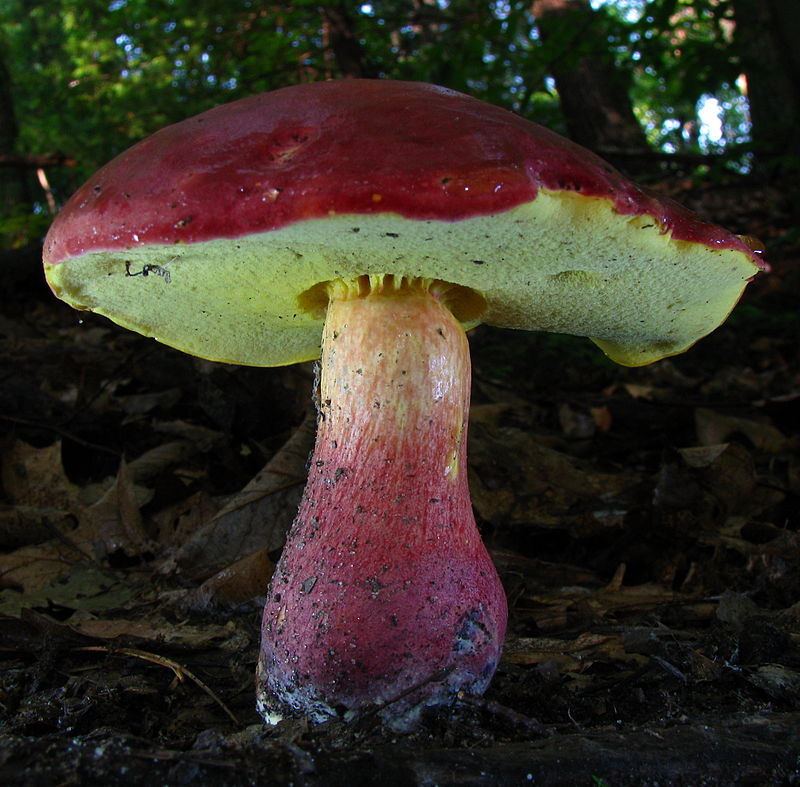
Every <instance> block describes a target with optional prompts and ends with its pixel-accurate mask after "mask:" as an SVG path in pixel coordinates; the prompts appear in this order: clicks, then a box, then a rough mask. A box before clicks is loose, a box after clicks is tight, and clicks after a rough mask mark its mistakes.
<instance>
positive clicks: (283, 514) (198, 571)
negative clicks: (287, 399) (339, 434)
mask: <svg viewBox="0 0 800 787" xmlns="http://www.w3.org/2000/svg"><path fill="white" fill-rule="evenodd" d="M315 424H316V419H315V418H314V417H313V416H310V415H309V417H307V418H306V419H305V420H304V421H303V423H302V424H301V425H300V426H299V427H298V428H297V430H296V431H295V432H294V434H293V435H292V436H291V437H290V438H289V439H288V440H287V441H286V443H285V444H284V445H283V446H282V447H281V449H280V450H279V451H278V453H277V454H275V456H273V457H272V459H270V461H269V462H268V463H267V464H266V466H265V467H264V468H263V470H261V472H260V473H258V475H256V476H255V478H253V480H252V481H250V483H249V484H247V486H245V488H244V489H242V491H241V492H239V493H238V494H237V495H234V496H233V498H232V499H231V500H230V501H229V502H228V504H227V505H226V506H225V507H224V508H223V509H222V510H221V511H220V512H219V513H218V514H216V515H215V516H214V518H213V519H211V521H209V522H207V523H206V524H205V525H204V526H203V527H201V528H200V529H199V530H198V531H197V532H196V533H195V534H194V535H193V536H192V537H190V538H189V540H188V541H187V542H186V543H185V544H184V545H183V546H182V547H181V548H180V550H179V552H178V553H177V555H176V560H177V562H178V564H179V565H180V566H181V567H183V568H184V570H185V571H186V572H188V574H189V575H190V576H192V577H195V578H207V577H208V576H210V575H211V574H213V573H214V572H216V571H220V570H221V569H223V568H225V567H226V566H229V565H231V564H232V563H234V562H235V561H236V560H238V559H240V558H241V557H243V556H245V555H249V554H251V553H253V552H257V551H258V550H260V549H263V548H266V549H268V550H270V551H271V550H273V549H278V548H279V547H280V546H281V545H282V544H283V542H284V540H285V538H286V532H287V530H288V529H289V526H290V525H291V523H292V521H293V520H294V516H295V513H296V511H297V507H298V505H299V502H300V495H301V494H302V491H303V485H304V483H305V479H306V462H307V460H308V455H309V452H310V451H311V448H312V446H313V442H314V428H315Z"/></svg>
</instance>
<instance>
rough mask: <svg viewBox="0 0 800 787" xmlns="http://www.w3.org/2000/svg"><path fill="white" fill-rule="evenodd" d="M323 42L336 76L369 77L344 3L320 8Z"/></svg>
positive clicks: (362, 51)
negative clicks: (327, 49) (333, 64)
mask: <svg viewBox="0 0 800 787" xmlns="http://www.w3.org/2000/svg"><path fill="white" fill-rule="evenodd" d="M320 11H321V13H322V23H323V32H324V36H325V41H326V44H327V45H328V47H329V48H330V51H331V53H332V54H333V59H334V62H335V66H336V68H335V70H336V71H337V72H338V74H337V75H338V76H343V77H351V78H359V77H369V76H372V74H369V73H367V69H366V67H365V65H364V50H363V48H362V47H361V42H360V41H359V40H358V38H357V37H356V34H355V32H354V30H353V20H352V19H351V18H350V14H349V13H348V11H347V4H346V3H335V4H334V3H331V4H329V5H323V6H322V7H321V8H320Z"/></svg>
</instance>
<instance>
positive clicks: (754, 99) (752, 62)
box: [733, 0, 800, 176]
mask: <svg viewBox="0 0 800 787" xmlns="http://www.w3.org/2000/svg"><path fill="white" fill-rule="evenodd" d="M733 10H734V16H735V20H736V33H735V39H734V43H735V44H736V45H737V47H738V50H739V56H740V61H741V64H742V69H743V71H744V73H745V75H746V77H747V97H748V101H749V103H750V119H751V122H752V139H753V146H754V149H755V154H756V169H757V170H758V171H760V172H761V173H762V174H765V175H770V176H776V175H784V176H787V175H789V174H791V173H794V174H795V175H796V174H797V172H798V171H800V133H798V128H800V49H798V46H797V41H798V40H800V9H798V7H797V0H733Z"/></svg>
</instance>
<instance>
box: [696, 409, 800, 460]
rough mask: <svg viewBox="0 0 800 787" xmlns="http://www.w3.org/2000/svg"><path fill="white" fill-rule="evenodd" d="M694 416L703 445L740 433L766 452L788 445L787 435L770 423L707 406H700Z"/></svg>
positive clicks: (719, 441) (699, 438) (722, 440)
mask: <svg viewBox="0 0 800 787" xmlns="http://www.w3.org/2000/svg"><path fill="white" fill-rule="evenodd" d="M694 418H695V428H696V430H697V440H698V442H699V443H700V444H701V445H706V446H709V445H719V444H720V443H725V442H727V441H728V440H729V439H730V437H731V436H732V435H734V434H736V433H738V434H742V435H744V436H745V437H746V438H747V439H748V440H749V441H750V442H751V443H752V444H753V446H754V447H755V448H756V449H757V450H759V451H764V452H765V453H770V454H771V453H779V452H780V451H783V450H785V449H786V448H787V447H788V441H787V439H786V436H785V435H783V434H782V433H781V432H780V430H778V429H776V428H775V427H774V426H773V425H772V424H770V423H766V422H762V421H751V420H749V419H747V418H738V417H736V416H733V415H722V414H721V413H717V412H714V411H713V410H709V409H707V408H705V407H698V408H697V410H695V414H694Z"/></svg>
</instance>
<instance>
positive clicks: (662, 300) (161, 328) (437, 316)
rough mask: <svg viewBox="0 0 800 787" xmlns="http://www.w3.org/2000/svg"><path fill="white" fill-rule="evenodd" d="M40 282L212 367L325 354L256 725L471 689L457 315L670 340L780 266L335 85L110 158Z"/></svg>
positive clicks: (577, 157) (498, 619)
mask: <svg viewBox="0 0 800 787" xmlns="http://www.w3.org/2000/svg"><path fill="white" fill-rule="evenodd" d="M44 259H45V268H46V275H47V278H48V281H49V283H50V286H51V288H52V290H53V292H54V293H55V294H56V295H57V296H58V297H60V298H62V299H64V300H66V301H67V302H69V303H70V304H71V305H73V306H75V307H76V308H79V309H90V310H92V311H95V312H98V313H100V314H104V315H106V316H107V317H109V318H111V319H112V320H114V321H115V322H117V323H119V324H120V325H123V326H125V327H127V328H131V329H134V330H136V331H139V332H141V333H143V334H145V335H147V336H152V337H155V338H156V339H158V340H159V341H162V342H165V343H166V344H169V345H171V346H173V347H176V348H179V349H181V350H183V351H185V352H188V353H192V354H194V355H198V356H202V357H204V358H208V359H211V360H216V361H224V362H227V363H236V364H251V365H262V366H274V365H281V364H289V363H295V362H298V361H306V360H310V359H315V358H318V357H320V351H321V362H320V365H319V403H318V435H317V442H316V447H315V449H314V453H313V456H312V458H311V462H310V470H309V478H308V482H307V486H306V489H305V493H304V496H303V500H302V503H301V506H300V510H299V513H298V515H297V518H296V519H295V522H294V525H293V526H292V529H291V532H290V533H289V535H288V539H287V542H286V546H285V548H284V551H283V554H282V557H281V558H280V561H279V563H278V565H277V568H276V570H275V573H274V575H273V577H272V580H271V582H270V585H269V589H268V591H267V602H266V608H265V610H264V617H263V626H262V645H261V656H260V660H259V664H258V676H257V695H258V706H259V710H260V712H261V713H262V715H263V716H264V718H265V719H267V720H269V721H275V720H277V719H279V718H281V717H285V716H292V715H306V716H307V717H309V718H310V719H312V720H313V721H316V722H318V721H323V720H325V719H327V718H330V717H332V716H336V715H337V714H341V713H346V712H347V711H357V710H358V709H361V708H364V707H368V706H371V707H374V708H375V709H376V711H378V712H380V714H381V716H382V717H383V719H384V720H386V721H387V722H389V723H391V724H392V725H394V726H396V727H398V728H403V727H407V726H409V725H411V724H413V723H414V721H415V720H416V719H417V718H418V716H419V714H420V711H421V709H422V708H424V707H426V706H430V705H441V704H446V703H449V702H451V701H452V700H453V699H454V698H455V697H456V696H457V695H458V694H459V693H460V692H464V693H473V694H479V693H481V692H482V691H484V689H485V688H486V687H487V685H488V683H489V681H490V679H491V677H492V674H493V672H494V670H495V667H496V665H497V663H498V660H499V657H500V653H501V649H502V643H503V639H504V635H505V629H506V617H507V610H506V602H505V596H504V593H503V590H502V586H501V584H500V581H499V579H498V575H497V572H496V570H495V569H494V566H493V564H492V561H491V559H490V557H489V555H488V553H487V551H486V549H485V547H484V546H483V544H482V542H481V539H480V536H479V534H478V530H477V527H476V524H475V519H474V516H473V513H472V508H471V504H470V498H469V490H468V485H467V460H466V435H467V414H468V407H469V392H470V362H469V352H468V342H467V338H466V335H465V329H466V328H469V327H471V326H474V325H476V324H478V323H488V324H491V325H498V326H504V327H511V328H520V329H527V330H545V331H557V332H565V333H572V334H577V335H583V336H589V337H592V339H593V340H594V341H595V342H596V343H597V344H598V345H599V346H600V347H601V348H602V350H603V351H605V352H606V353H607V354H608V355H609V356H610V357H611V358H613V359H614V360H616V361H618V362H620V363H623V364H628V365H638V364H645V363H650V362H652V361H655V360H657V359H659V358H662V357H664V356H668V355H673V354H676V353H680V352H683V351H684V350H686V349H687V348H688V347H690V346H691V345H692V344H693V343H694V342H695V341H697V340H698V339H699V338H700V337H702V336H704V335H705V334H707V333H709V332H710V331H711V330H713V329H714V328H715V327H716V326H718V325H719V324H720V323H721V322H722V321H723V320H724V319H725V317H726V316H727V314H728V313H729V311H730V310H731V309H732V308H733V306H734V304H735V303H736V301H737V300H738V298H739V297H740V295H741V293H742V291H743V289H744V287H745V285H746V284H747V282H748V281H749V280H750V279H751V278H752V277H753V276H754V275H755V274H756V273H757V272H758V271H759V270H763V269H765V268H766V266H765V264H764V263H763V262H762V261H761V260H760V258H759V256H758V254H757V252H756V251H755V250H754V248H753V247H752V244H751V243H750V242H749V241H748V240H747V239H746V238H741V237H738V236H735V235H732V234H731V233H729V232H727V231H725V230H723V229H721V228H719V227H716V226H713V225H711V224H708V223H706V222H704V221H702V220H700V219H699V218H697V217H696V216H695V215H694V214H692V213H690V212H688V211H686V210H684V209H682V208H680V207H679V206H677V205H675V204H674V203H672V202H670V201H668V200H665V199H659V198H657V197H655V196H654V195H652V194H650V193H648V192H647V191H645V190H643V189H641V188H639V187H637V186H636V185H634V184H632V183H630V182H629V181H627V180H626V179H624V178H623V177H622V176H621V175H620V174H619V173H618V172H617V171H616V170H614V169H613V168H612V167H610V166H609V165H608V164H606V163H605V162H604V161H602V160H601V159H599V158H597V157H596V156H594V155H593V154H591V153H589V152H587V151H586V150H584V149H582V148H580V147H578V146H576V145H574V144H573V143H571V142H569V141H567V140H565V139H563V138H561V137H559V136H558V135H556V134H554V133H552V132H550V131H548V130H547V129H545V128H542V127H541V126H538V125H536V124H534V123H531V122H529V121H527V120H524V119H522V118H520V117H518V116H516V115H514V114H512V113H510V112H508V111H506V110H503V109H500V108H497V107H494V106H491V105H488V104H485V103H483V102H480V101H477V100H475V99H473V98H471V97H468V96H465V95H463V94H460V93H456V92H454V91H452V90H447V89H444V88H440V87H436V86H432V85H427V84H421V83H409V82H394V81H377V80H376V81H371V80H341V81H333V82H323V83H315V84H306V85H301V86H296V87H289V88H284V89H281V90H277V91H274V92H271V93H266V94H263V95H257V96H253V97H251V98H246V99H243V100H240V101H236V102H233V103H231V104H228V105H225V106H220V107H217V108H215V109H212V110H210V111H208V112H204V113H203V114H200V115H197V116H196V117H192V118H189V119H188V120H185V121H183V122H181V123H178V124H176V125H173V126H169V127H167V128H165V129H162V130H161V131H159V132H157V133H156V134H153V135H152V136H151V137H149V138H147V139H145V140H144V141H142V142H140V143H139V144H137V145H135V146H134V147H133V148H131V149H130V150H128V151H127V152H125V153H123V154H121V155H120V156H118V157H117V158H116V159H114V160H113V161H112V162H111V163H109V164H107V165H106V166H105V167H103V168H102V169H101V170H100V171H98V172H97V173H96V174H95V175H94V176H93V177H92V178H91V179H90V180H89V181H88V183H86V185H84V186H83V187H82V188H81V189H80V190H79V191H78V192H77V193H76V194H75V195H74V196H73V197H72V199H71V200H70V201H69V203H68V204H67V205H66V206H65V207H64V209H63V210H62V211H61V213H60V214H59V215H58V217H57V218H56V220H55V222H54V224H53V226H52V228H51V230H50V232H49V234H48V236H47V238H46V241H45V251H44Z"/></svg>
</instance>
